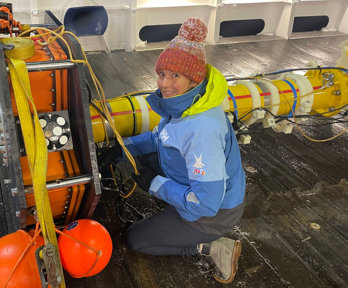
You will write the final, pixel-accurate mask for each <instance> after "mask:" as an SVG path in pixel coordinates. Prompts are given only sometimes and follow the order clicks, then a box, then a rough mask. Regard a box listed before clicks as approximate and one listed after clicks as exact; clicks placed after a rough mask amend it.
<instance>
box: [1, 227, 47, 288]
mask: <svg viewBox="0 0 348 288" xmlns="http://www.w3.org/2000/svg"><path fill="white" fill-rule="evenodd" d="M31 240H32V236H31V235H30V234H29V233H27V232H25V231H23V230H18V231H17V232H15V233H12V234H8V235H6V236H4V237H2V238H0V263H1V264H0V287H4V285H5V281H7V279H8V277H9V275H10V273H11V271H12V269H13V267H14V266H15V264H16V263H17V261H18V259H19V258H20V256H21V255H22V253H23V251H24V250H25V249H26V248H27V246H28V244H29V243H30V241H31ZM44 244H45V243H44V240H43V238H42V236H38V237H37V238H36V240H35V242H34V243H33V244H32V245H31V246H30V248H29V250H28V251H27V253H26V254H25V256H24V258H23V259H22V261H21V262H20V264H19V265H18V267H17V269H16V270H15V272H14V274H13V275H12V277H11V279H10V281H9V282H8V285H7V286H6V288H17V287H33V288H41V280H40V275H39V270H38V268H37V265H36V259H35V251H36V249H37V248H38V247H40V246H42V245H44Z"/></svg>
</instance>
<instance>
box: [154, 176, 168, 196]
mask: <svg viewBox="0 0 348 288" xmlns="http://www.w3.org/2000/svg"><path fill="white" fill-rule="evenodd" d="M167 181H169V179H168V178H166V177H163V176H160V175H157V176H156V177H155V178H153V179H152V181H151V185H150V189H149V193H150V194H151V195H153V196H156V194H157V192H158V190H159V189H160V188H161V186H162V185H163V184H164V183H166V182H167Z"/></svg>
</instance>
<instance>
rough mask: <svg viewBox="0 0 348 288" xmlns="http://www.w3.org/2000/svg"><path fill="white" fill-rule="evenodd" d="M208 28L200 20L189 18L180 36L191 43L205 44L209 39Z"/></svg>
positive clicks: (181, 29) (182, 26)
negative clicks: (206, 39)
mask: <svg viewBox="0 0 348 288" xmlns="http://www.w3.org/2000/svg"><path fill="white" fill-rule="evenodd" d="M207 33H208V28H207V25H205V23H204V22H203V21H202V20H201V19H199V18H188V19H187V20H186V21H185V22H184V23H183V24H182V25H181V28H180V30H179V35H180V36H182V37H185V38H186V39H188V40H190V41H196V42H203V41H204V40H205V38H207Z"/></svg>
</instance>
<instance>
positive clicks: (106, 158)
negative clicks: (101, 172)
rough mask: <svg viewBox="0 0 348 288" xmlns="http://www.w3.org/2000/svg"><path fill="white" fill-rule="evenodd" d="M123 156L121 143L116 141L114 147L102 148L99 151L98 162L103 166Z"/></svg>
mask: <svg viewBox="0 0 348 288" xmlns="http://www.w3.org/2000/svg"><path fill="white" fill-rule="evenodd" d="M121 157H122V148H121V145H120V144H119V143H118V142H116V144H115V145H114V146H112V147H106V148H102V149H100V150H99V151H98V152H97V159H98V164H99V165H101V166H106V165H108V164H110V162H112V161H116V160H117V159H119V158H121Z"/></svg>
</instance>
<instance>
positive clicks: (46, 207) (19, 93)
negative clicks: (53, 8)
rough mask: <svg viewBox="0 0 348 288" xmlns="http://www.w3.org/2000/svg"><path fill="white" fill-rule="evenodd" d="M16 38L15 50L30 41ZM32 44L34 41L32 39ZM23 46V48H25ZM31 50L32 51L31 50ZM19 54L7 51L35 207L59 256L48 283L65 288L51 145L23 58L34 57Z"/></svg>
mask: <svg viewBox="0 0 348 288" xmlns="http://www.w3.org/2000/svg"><path fill="white" fill-rule="evenodd" d="M13 39H15V43H14V44H15V49H14V50H16V47H17V45H16V44H18V43H20V44H21V43H22V42H23V43H24V42H26V41H23V40H29V39H16V38H13ZM18 40H20V41H18ZM29 41H31V42H32V40H29ZM23 43H22V44H23ZM25 45H27V43H25ZM25 45H24V46H25ZM19 46H21V47H23V45H19ZM32 46H33V43H32ZM28 49H31V48H29V47H28ZM18 53H19V54H18V55H16V51H12V50H11V55H8V54H7V53H6V52H5V54H6V56H7V57H8V59H9V61H10V62H9V64H8V66H9V70H10V76H11V81H12V87H13V91H14V95H15V100H16V105H17V110H18V115H19V120H20V123H21V129H22V134H23V139H24V145H25V150H26V153H27V158H28V162H29V168H30V173H31V177H32V179H33V188H34V197H35V205H36V211H37V215H38V219H39V222H40V226H41V229H42V235H43V237H44V239H45V246H47V245H50V246H51V247H52V245H53V247H54V250H55V253H54V254H55V256H54V259H53V260H52V261H53V262H50V263H51V264H55V266H56V268H55V272H54V274H55V275H56V277H55V278H57V279H48V280H49V282H50V284H51V287H61V288H65V282H64V276H63V268H62V265H61V261H60V257H59V253H58V243H57V238H56V232H55V225H54V222H53V216H52V211H51V206H50V201H49V197H48V193H47V188H46V175H47V146H46V141H45V136H44V133H43V130H42V128H41V125H40V122H39V117H38V115H37V111H36V108H35V104H34V100H33V97H32V94H31V88H30V81H29V74H28V70H27V66H26V64H25V62H24V61H23V60H21V59H23V57H27V56H28V55H30V52H28V50H25V49H24V50H23V49H19V51H18ZM24 55H25V56H24ZM31 56H32V55H31ZM12 57H13V58H12ZM15 58H17V59H15ZM30 107H31V108H32V112H33V115H32V113H31V111H30ZM45 264H46V263H45ZM46 269H50V267H46ZM47 272H48V271H47ZM48 275H49V273H48ZM51 281H52V282H51Z"/></svg>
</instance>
